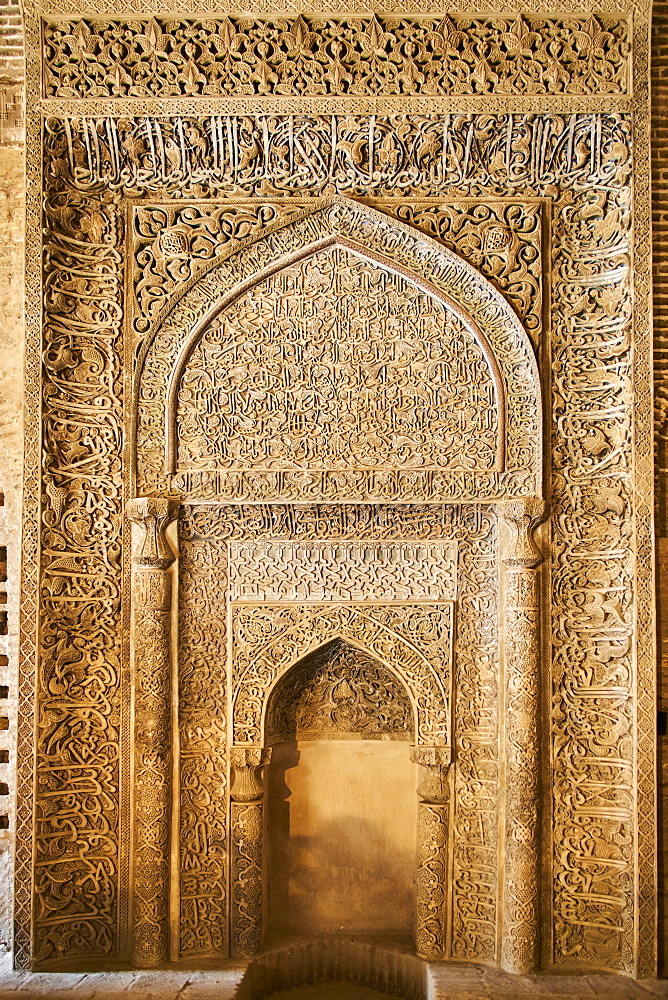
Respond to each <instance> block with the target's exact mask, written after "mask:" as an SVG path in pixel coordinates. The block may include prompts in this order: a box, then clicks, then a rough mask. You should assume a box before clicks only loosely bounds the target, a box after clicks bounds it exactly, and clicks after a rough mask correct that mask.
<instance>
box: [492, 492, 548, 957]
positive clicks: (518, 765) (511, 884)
mask: <svg viewBox="0 0 668 1000" xmlns="http://www.w3.org/2000/svg"><path fill="white" fill-rule="evenodd" d="M544 510H545V504H544V503H543V501H542V500H538V499H536V498H528V499H526V500H518V501H513V502H509V503H507V504H504V505H502V506H500V508H499V514H500V516H501V517H502V519H503V520H504V521H505V523H506V525H507V526H508V527H509V529H510V539H509V542H508V544H507V545H506V547H505V550H504V552H503V557H502V559H503V564H504V566H505V579H504V595H505V596H504V607H503V614H504V624H505V677H506V687H505V695H506V703H505V748H506V753H505V756H506V811H505V866H504V887H503V888H504V892H503V936H502V953H501V962H502V965H503V967H504V969H507V970H508V971H509V972H519V973H528V972H532V971H533V970H534V969H535V968H536V966H537V965H538V960H539V943H540V941H539V918H540V908H539V902H540V900H539V885H540V872H539V850H540V825H539V801H540V734H539V712H540V702H539V697H540V677H539V664H540V657H539V654H540V604H539V595H540V570H539V569H538V568H537V567H538V566H539V564H540V562H541V558H542V557H541V554H540V552H539V550H538V549H537V548H536V545H535V544H534V541H533V537H532V532H533V529H534V528H535V526H536V525H537V524H538V523H539V522H540V520H541V519H542V517H543V514H544Z"/></svg>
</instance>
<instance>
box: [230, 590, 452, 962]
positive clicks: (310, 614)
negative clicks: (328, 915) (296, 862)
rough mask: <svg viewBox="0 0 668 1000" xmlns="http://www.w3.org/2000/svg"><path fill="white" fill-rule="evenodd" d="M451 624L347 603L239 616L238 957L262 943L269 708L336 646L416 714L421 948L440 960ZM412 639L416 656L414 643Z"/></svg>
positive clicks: (440, 616) (234, 853)
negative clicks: (301, 666) (301, 668)
mask: <svg viewBox="0 0 668 1000" xmlns="http://www.w3.org/2000/svg"><path fill="white" fill-rule="evenodd" d="M272 621H273V628H272ZM452 625H453V606H452V604H451V603H450V602H443V603H442V604H437V605H435V604H431V605H425V606H422V607H420V606H418V605H375V606H373V607H372V608H370V607H368V606H367V607H365V608H364V609H363V610H362V609H361V608H360V607H359V606H353V605H344V604H340V605H331V604H330V605H327V606H323V605H321V606H318V607H315V608H313V607H307V608H305V607H302V608H301V609H300V608H292V609H280V608H276V607H274V608H273V609H272V608H267V606H262V605H260V606H254V607H253V606H247V607H238V608H236V609H235V611H234V612H233V621H232V633H233V638H232V649H231V654H232V673H233V679H232V683H233V691H234V695H233V702H232V726H233V744H234V745H233V747H232V749H231V763H232V768H233V771H234V778H233V782H232V789H231V799H232V803H231V812H232V815H231V823H230V829H231V874H232V884H231V888H230V894H231V913H230V929H231V947H232V952H233V953H234V954H237V955H252V954H255V953H257V951H259V950H260V948H261V947H262V941H263V909H264V905H265V904H264V901H263V900H264V895H265V894H264V891H263V886H262V871H263V865H262V857H263V809H264V804H263V796H264V788H263V779H262V776H261V774H262V770H263V768H265V767H266V766H267V765H268V764H269V762H270V758H271V748H267V747H266V745H265V737H266V733H265V729H266V726H265V721H266V716H267V707H268V705H269V703H270V699H271V696H272V693H273V692H274V691H275V690H276V688H277V686H278V685H279V684H280V683H281V682H282V680H283V679H284V678H285V677H286V676H287V675H288V674H289V672H290V671H291V670H292V669H293V668H294V667H295V666H296V665H297V664H298V663H300V662H303V661H304V659H305V658H306V657H308V656H309V655H310V654H312V653H314V652H316V651H317V650H320V649H322V648H324V647H325V646H327V645H328V644H329V643H332V642H334V641H337V640H340V641H342V642H344V643H345V644H347V645H348V646H349V647H351V648H354V649H359V650H361V651H362V652H363V653H364V654H366V655H367V656H368V657H370V658H371V659H373V660H375V661H376V662H377V663H378V664H380V665H381V666H382V667H384V668H385V669H386V670H387V671H388V672H389V673H390V674H391V675H393V676H394V677H395V678H397V680H398V682H399V683H400V684H401V686H402V688H403V689H404V690H405V692H406V694H407V696H408V699H409V701H410V703H411V706H412V710H413V712H414V715H415V745H414V746H413V747H412V748H411V760H412V761H413V762H414V763H416V764H419V765H422V769H423V772H425V773H427V775H428V777H427V778H423V779H422V781H421V784H420V786H419V788H418V816H419V819H418V847H417V857H416V899H415V921H414V927H415V938H416V947H417V950H418V953H419V954H420V955H422V956H424V957H427V958H429V957H431V958H436V957H441V956H442V954H443V950H444V948H445V934H446V926H447V915H446V910H447V894H446V878H447V867H448V866H447V862H446V857H445V851H446V847H447V843H448V830H449V825H450V800H449V778H448V772H449V764H450V755H451V744H450V740H451V721H450V708H451V695H450V688H451V676H452V666H451V659H452V651H451V642H452V631H453V629H452ZM269 633H273V634H272V637H271V638H270V639H269V640H268V641H266V640H263V639H262V638H260V639H256V640H255V641H253V637H256V636H258V635H259V636H263V635H264V636H266V635H267V634H269ZM416 634H417V635H419V637H420V639H421V647H420V649H418V648H417V646H416V645H415V643H414V642H413V641H412V638H411V637H415V636H416Z"/></svg>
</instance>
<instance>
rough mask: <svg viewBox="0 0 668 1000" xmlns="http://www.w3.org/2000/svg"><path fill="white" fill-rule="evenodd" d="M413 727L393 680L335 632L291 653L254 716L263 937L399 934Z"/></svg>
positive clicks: (412, 809)
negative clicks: (290, 663)
mask: <svg viewBox="0 0 668 1000" xmlns="http://www.w3.org/2000/svg"><path fill="white" fill-rule="evenodd" d="M414 732H415V718H414V711H413V707H412V705H411V701H410V699H409V696H408V693H407V691H406V689H405V688H404V686H403V684H402V683H401V682H400V681H399V680H398V678H397V677H396V676H395V675H394V674H393V673H392V672H391V671H390V670H389V669H388V668H387V667H385V666H384V665H382V664H381V663H379V662H378V661H377V660H376V659H374V658H373V657H372V656H371V655H369V654H368V653H366V652H365V651H363V650H361V649H358V648H357V647H355V646H354V645H352V644H350V643H348V642H346V641H345V640H344V639H341V638H337V639H334V640H332V641H330V642H328V643H326V644H325V645H324V646H322V647H320V648H319V649H317V650H316V651H315V652H313V653H311V654H309V655H308V656H306V657H304V658H303V659H302V660H300V661H298V662H297V663H296V664H295V666H294V667H292V669H291V670H289V671H288V673H286V674H285V675H284V676H283V677H282V678H281V680H280V681H279V683H278V684H277V685H276V687H275V688H274V690H273V692H272V695H271V698H270V701H269V704H268V707H267V713H266V723H265V736H266V744H267V746H271V747H272V754H271V763H270V765H269V766H268V768H267V772H266V799H265V806H266V808H265V845H266V850H265V866H266V868H265V870H266V877H265V880H264V882H265V886H266V906H267V911H266V912H267V938H268V942H271V943H277V942H280V941H281V940H286V939H295V938H299V937H304V936H311V935H331V934H337V933H354V934H371V935H374V936H383V937H393V938H396V937H404V936H405V937H409V936H410V935H411V933H412V931H413V923H414V913H415V872H416V827H417V796H416V785H417V768H416V767H415V765H414V764H413V763H412V762H411V760H410V750H409V746H410V743H411V742H412V741H413V739H414Z"/></svg>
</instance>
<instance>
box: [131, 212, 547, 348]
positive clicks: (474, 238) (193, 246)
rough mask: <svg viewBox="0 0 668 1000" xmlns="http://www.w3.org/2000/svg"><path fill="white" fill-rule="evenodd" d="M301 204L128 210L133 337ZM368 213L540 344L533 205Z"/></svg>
mask: <svg viewBox="0 0 668 1000" xmlns="http://www.w3.org/2000/svg"><path fill="white" fill-rule="evenodd" d="M306 207H307V203H306V201H305V200H301V201H294V200H292V199H291V200H290V201H289V202H286V201H284V200H281V199H275V200H271V199H268V200H266V201H258V200H254V201H249V200H248V199H239V200H237V199H235V200H234V201H232V200H230V199H226V200H225V202H224V203H219V202H217V201H215V200H214V201H213V202H212V200H208V201H205V202H201V201H200V202H193V201H191V202H189V204H188V205H180V204H178V203H176V204H174V203H173V202H168V201H163V202H154V203H153V204H149V205H139V206H136V207H135V208H134V210H133V225H132V236H133V265H134V295H135V301H134V319H133V328H134V330H135V332H136V334H137V336H138V337H142V336H144V335H145V334H146V332H147V330H148V329H149V327H150V321H151V320H153V319H155V317H156V316H157V315H158V314H159V312H160V310H161V309H163V308H164V307H165V304H166V302H167V301H168V299H169V297H170V296H171V295H173V293H174V292H175V291H176V290H177V289H179V288H181V287H183V285H184V283H185V282H186V281H189V280H190V279H191V278H192V277H193V276H194V275H195V274H196V273H197V272H198V271H199V270H202V269H203V268H204V267H206V266H207V264H208V263H209V262H210V261H211V260H213V258H214V257H215V256H216V255H217V254H221V253H229V251H230V249H232V248H233V247H234V246H235V245H238V243H239V242H240V240H242V239H247V238H248V237H249V236H251V235H253V234H254V233H257V232H260V230H262V229H264V228H266V227H267V226H269V225H276V224H280V223H281V222H285V221H287V220H288V219H290V218H296V217H297V216H298V215H299V214H300V213H301V212H303V211H304V209H305V208H306ZM374 207H376V208H378V209H380V211H382V212H386V213H387V214H388V215H391V216H395V217H397V218H399V219H402V220H403V221H404V222H408V223H410V225H411V226H415V227H416V228H417V229H419V230H420V231H421V232H423V233H426V235H428V236H433V237H435V238H436V239H438V240H439V241H440V242H442V243H443V244H444V245H445V246H447V247H448V248H449V249H451V250H454V251H455V253H457V254H459V255H460V256H461V257H463V258H464V259H465V260H467V261H469V262H470V263H471V264H472V265H473V266H474V267H475V268H476V269H477V270H479V271H480V272H481V273H482V274H484V275H485V277H486V278H487V279H488V280H490V281H491V282H492V284H493V285H494V286H495V287H497V288H498V289H499V290H500V291H501V292H502V293H503V294H504V295H505V296H506V297H507V299H508V301H509V302H510V303H511V304H512V306H513V308H514V309H515V311H516V312H517V314H518V316H519V317H520V319H521V321H522V323H523V325H524V326H525V328H526V330H527V333H528V334H529V336H530V337H531V340H532V343H533V344H534V346H536V347H537V346H538V344H539V343H540V341H541V330H542V323H543V317H542V296H543V280H542V274H541V259H542V258H541V254H542V234H543V222H542V211H541V205H540V204H535V203H532V202H531V201H528V202H527V201H525V202H522V201H510V202H509V201H508V199H507V198H504V199H490V198H486V199H484V200H482V199H478V200H473V199H465V200H461V201H454V202H453V201H448V203H447V204H443V203H441V204H434V203H433V201H431V200H423V199H416V198H411V199H405V198H402V199H401V200H400V201H399V202H398V203H397V202H396V200H394V199H391V198H390V199H382V200H376V201H375V202H374ZM171 235H173V236H174V237H176V236H178V238H179V240H180V245H181V248H182V249H183V248H185V249H184V250H183V252H179V254H178V255H176V256H175V255H173V254H171V253H170V252H168V248H167V246H166V238H165V237H166V236H171Z"/></svg>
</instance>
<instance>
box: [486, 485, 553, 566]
mask: <svg viewBox="0 0 668 1000" xmlns="http://www.w3.org/2000/svg"><path fill="white" fill-rule="evenodd" d="M496 512H497V516H498V517H499V518H500V519H501V520H502V521H503V522H504V523H505V524H507V525H508V527H509V528H510V532H511V537H510V540H509V542H508V544H507V545H506V546H505V552H504V554H503V564H504V566H508V567H509V568H512V567H522V568H524V569H533V568H534V567H535V566H538V565H539V564H540V563H541V562H542V560H543V556H542V553H541V551H540V549H539V548H538V546H537V545H536V543H535V541H534V538H533V533H534V531H535V529H536V528H537V527H538V525H539V524H540V523H541V521H543V520H544V519H545V517H546V515H547V504H546V503H545V501H544V500H542V499H541V498H540V497H521V498H520V499H519V500H506V501H505V502H503V503H499V504H497V505H496Z"/></svg>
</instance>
